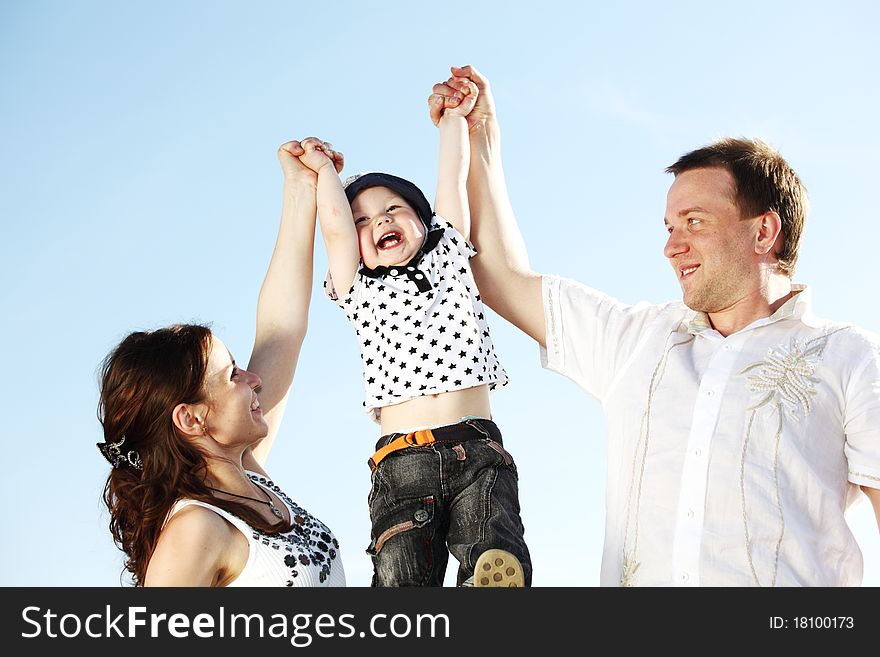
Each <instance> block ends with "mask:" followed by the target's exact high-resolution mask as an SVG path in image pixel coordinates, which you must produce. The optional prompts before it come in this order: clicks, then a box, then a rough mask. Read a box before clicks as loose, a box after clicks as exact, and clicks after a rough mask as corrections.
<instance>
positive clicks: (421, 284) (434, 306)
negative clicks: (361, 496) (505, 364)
mask: <svg viewBox="0 0 880 657" xmlns="http://www.w3.org/2000/svg"><path fill="white" fill-rule="evenodd" d="M434 221H435V225H434V226H432V231H431V232H430V233H429V234H428V237H427V239H426V244H425V246H424V247H423V251H424V254H423V255H422V254H420V255H419V256H416V258H414V259H413V261H411V262H410V263H408V264H407V265H401V266H399V267H388V268H377V270H374V271H370V270H367V269H365V268H364V267H362V268H361V269H360V271H359V272H358V274H357V276H355V280H354V283H353V285H352V287H351V289H350V290H349V291H348V294H346V295H345V296H343V297H339V295H338V294H337V292H336V290H335V288H334V287H333V282H332V279H331V277H330V275H329V274H328V275H327V279H326V280H325V281H324V291H325V293H326V294H327V296H328V297H329V298H330V299H331V300H333V301H335V302H336V304H337V305H338V306H339V307H340V308H342V310H343V311H344V312H345V315H346V317H348V319H349V321H350V322H351V324H352V326H353V327H354V329H355V332H356V334H357V339H358V343H359V344H360V349H361V360H362V365H363V373H364V386H365V389H366V399H365V400H364V408H365V410H366V411H367V412H368V413H370V414H371V416H372V417H373V419H374V420H375V421H376V422H378V421H379V417H380V413H381V408H382V407H383V406H389V405H391V404H399V403H401V402H405V401H407V400H410V399H414V398H416V397H421V396H423V395H432V394H437V393H441V392H451V391H453V390H462V389H464V388H472V387H475V386H480V385H484V384H487V385H488V386H489V390H490V391H492V390H495V389H496V388H498V387H501V386H504V385H506V384H507V374H506V373H505V372H504V369H503V368H502V367H501V365H500V364H499V362H498V358H497V357H496V355H495V348H494V347H493V346H492V339H491V337H490V336H489V326H488V323H487V322H486V317H485V310H484V308H483V302H482V301H481V300H480V294H479V291H478V290H477V285H476V283H475V282H474V278H473V274H472V273H471V268H470V262H469V259H470V258H471V257H472V256H474V255H476V250H475V249H474V247H473V245H472V244H471V243H470V242H468V240H466V239H465V238H464V236H463V235H462V234H461V233H459V232H458V231H457V230H456V229H455V228H454V227H453V226H452V224H450V223H449V222H448V221H446V220H445V219H443V218H442V217H439V216H436V215H435V217H434ZM432 246H433V248H431V247H432Z"/></svg>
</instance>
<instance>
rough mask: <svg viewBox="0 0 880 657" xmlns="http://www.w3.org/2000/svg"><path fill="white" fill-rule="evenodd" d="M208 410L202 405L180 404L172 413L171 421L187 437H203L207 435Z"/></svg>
mask: <svg viewBox="0 0 880 657" xmlns="http://www.w3.org/2000/svg"><path fill="white" fill-rule="evenodd" d="M205 412H206V409H205V408H204V406H203V405H202V404H178V405H177V406H175V407H174V410H173V411H172V412H171V421H172V422H174V426H175V427H177V428H178V429H179V430H180V431H181V432H183V434H184V435H186V436H193V437H195V436H201V435H204V433H205V419H204V415H205Z"/></svg>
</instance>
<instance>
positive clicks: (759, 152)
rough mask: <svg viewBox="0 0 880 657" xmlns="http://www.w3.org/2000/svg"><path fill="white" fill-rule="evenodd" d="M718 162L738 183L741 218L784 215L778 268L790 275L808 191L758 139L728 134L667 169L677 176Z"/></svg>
mask: <svg viewBox="0 0 880 657" xmlns="http://www.w3.org/2000/svg"><path fill="white" fill-rule="evenodd" d="M709 167H722V168H724V169H726V170H727V171H729V172H730V173H731V175H732V176H733V179H734V181H735V183H736V190H735V198H734V200H735V202H736V205H737V207H738V208H739V211H740V212H741V213H742V216H743V217H756V216H758V215H760V214H763V213H764V212H767V211H770V210H772V211H773V212H776V213H777V214H778V215H779V217H780V218H781V219H782V234H781V237H782V245H781V247H780V248H779V249H778V252H777V257H778V259H779V270H780V271H781V272H782V273H783V274H785V275H786V276H788V277H789V278H791V276H792V274H793V273H794V268H795V264H796V263H797V258H798V252H799V250H800V243H801V233H802V232H803V229H804V222H805V221H806V218H807V190H806V188H805V187H804V186H803V184H802V183H801V181H800V178H798V175H797V174H796V173H795V172H794V169H792V168H791V166H789V164H788V162H786V161H785V159H784V158H783V157H782V156H781V155H780V154H779V153H778V152H777V151H776V150H775V149H773V148H772V147H771V146H770V145H769V144H767V143H765V142H763V141H761V140H760V139H733V138H731V137H727V138H725V139H720V140H719V141H716V142H714V143H712V144H709V145H708V146H704V147H703V148H698V149H697V150H695V151H691V152H690V153H686V154H685V155H682V156H681V157H680V158H678V161H677V162H675V164H671V165H669V166H668V167H667V168H666V172H667V173H671V174H673V175H676V176H677V175H678V174H680V173H682V172H684V171H690V170H692V169H704V168H709Z"/></svg>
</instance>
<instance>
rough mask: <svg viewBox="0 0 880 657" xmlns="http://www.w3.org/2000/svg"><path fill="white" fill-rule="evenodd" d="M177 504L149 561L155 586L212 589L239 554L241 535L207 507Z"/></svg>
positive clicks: (191, 502)
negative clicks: (183, 585)
mask: <svg viewBox="0 0 880 657" xmlns="http://www.w3.org/2000/svg"><path fill="white" fill-rule="evenodd" d="M187 502H188V503H185V504H181V503H178V505H177V507H176V509H175V512H174V514H173V515H172V516H171V517H170V518H169V519H168V521H167V522H166V523H165V526H164V527H163V528H162V532H161V533H160V534H159V540H158V541H157V543H156V549H155V550H154V551H153V556H152V557H151V558H150V567H149V570H150V571H151V572H150V573H148V574H153V575H154V576H155V577H154V582H153V584H154V585H155V584H158V585H160V586H161V585H167V586H174V585H181V584H183V583H184V580H185V583H186V584H191V585H197V586H198V585H201V586H210V585H212V584H215V583H216V581H217V575H218V573H222V572H224V571H225V570H226V569H227V568H228V566H229V564H230V561H231V559H234V557H231V555H233V554H235V553H236V552H237V550H236V547H237V546H238V542H239V541H241V532H239V531H238V530H237V529H236V528H234V527H233V526H232V525H231V524H230V523H229V522H227V521H226V520H225V519H224V518H223V517H222V516H221V515H220V514H219V513H217V512H216V511H215V510H214V509H212V508H210V506H208V505H203V504H202V503H199V502H195V501H187ZM245 549H246V548H245Z"/></svg>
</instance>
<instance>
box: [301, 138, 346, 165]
mask: <svg viewBox="0 0 880 657" xmlns="http://www.w3.org/2000/svg"><path fill="white" fill-rule="evenodd" d="M300 146H301V147H302V150H303V154H302V155H300V156H299V160H300V161H301V162H302V163H303V164H305V165H306V166H307V167H308V168H309V169H311V170H312V171H314V172H315V173H320V172H321V170H322V169H323V168H324V167H328V166H329V167H333V169H334V170H335V171H336V173H339V172H340V171H342V166H343V164H344V162H345V159H344V157H343V155H342V153H339V152H337V151H335V150H333V144H331V143H330V142H326V141H321V140H320V139H318V138H317V137H308V138H307V139H303V140H302V142H301V143H300Z"/></svg>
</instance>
